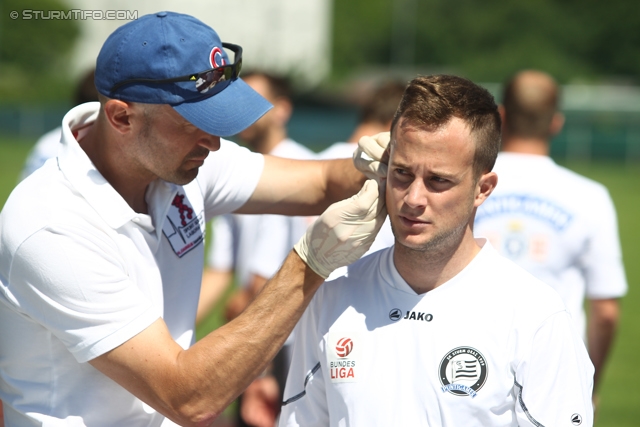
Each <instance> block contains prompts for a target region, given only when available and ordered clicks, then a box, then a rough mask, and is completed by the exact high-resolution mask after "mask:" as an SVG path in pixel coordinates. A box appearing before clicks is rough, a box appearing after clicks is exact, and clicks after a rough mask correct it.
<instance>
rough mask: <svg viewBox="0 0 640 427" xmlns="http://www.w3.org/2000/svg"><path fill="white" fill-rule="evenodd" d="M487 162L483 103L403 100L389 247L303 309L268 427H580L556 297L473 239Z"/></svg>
mask: <svg viewBox="0 0 640 427" xmlns="http://www.w3.org/2000/svg"><path fill="white" fill-rule="evenodd" d="M499 146H500V118H499V115H498V111H497V106H496V105H495V103H494V101H493V97H492V96H491V95H490V94H489V92H487V91H486V90H485V89H483V88H480V87H479V86H477V85H475V84H473V83H472V82H470V81H468V80H466V79H462V78H459V77H455V76H428V77H418V78H416V79H414V80H413V81H412V82H411V83H410V84H409V86H408V87H407V89H406V91H405V95H404V97H403V99H402V101H401V102H400V106H399V108H398V111H397V113H396V116H395V119H394V122H393V125H392V128H391V142H390V148H391V150H390V160H389V168H388V174H387V179H386V203H387V209H388V213H389V217H390V219H391V225H392V228H393V232H394V235H395V238H396V243H395V245H394V246H393V247H391V248H388V249H386V250H382V251H379V252H376V253H375V254H372V255H369V256H367V257H364V258H362V259H361V260H359V261H357V262H356V263H354V264H352V265H351V266H350V267H349V273H348V276H345V277H340V278H338V279H336V280H334V281H329V282H326V283H325V285H324V286H323V287H322V288H321V289H320V290H319V292H318V293H317V294H316V295H315V297H314V299H313V300H312V302H311V304H310V305H309V307H308V308H307V310H306V311H305V314H304V315H303V317H302V319H301V320H300V322H299V323H298V325H297V326H296V332H295V333H296V340H295V343H294V354H293V361H292V365H291V369H290V371H289V377H288V379H287V387H286V390H285V400H284V402H283V408H282V412H281V418H280V425H281V426H341V425H349V426H352V427H357V426H371V425H380V426H382V425H384V426H387V425H402V426H412V427H420V426H429V427H435V426H449V427H454V426H455V427H457V426H466V427H467V426H471V427H473V426H478V427H480V426H482V427H493V426H513V427H515V426H521V427H522V426H554V427H556V426H567V427H569V426H576V425H583V426H591V425H592V422H593V417H592V415H593V414H592V407H591V386H592V375H593V366H592V365H591V362H590V361H589V357H588V355H587V352H586V349H585V348H584V343H583V342H582V340H581V339H580V337H579V335H578V334H577V333H576V332H575V330H574V329H573V324H572V322H571V318H570V316H569V314H568V313H567V312H566V310H565V309H564V305H563V303H562V300H561V299H560V297H559V295H557V293H556V292H555V291H554V290H553V289H551V288H550V287H549V286H547V285H545V284H544V283H542V282H540V281H539V280H537V279H535V278H534V277H533V276H531V275H530V274H529V273H527V272H526V271H524V270H523V269H521V268H520V267H518V266H516V265H515V264H513V263H512V262H511V261H509V260H507V259H506V258H503V257H501V256H500V255H498V253H497V252H496V251H495V249H493V248H492V247H491V244H490V243H489V242H487V241H486V240H484V239H478V240H476V239H474V237H473V233H472V225H473V217H474V214H475V211H476V209H477V208H478V206H480V205H481V204H482V203H483V202H484V201H485V200H486V199H487V197H489V195H490V194H491V192H492V191H493V189H494V187H495V186H496V183H497V176H496V174H495V173H493V172H491V168H492V167H493V163H494V161H495V158H496V155H497V152H498V149H499Z"/></svg>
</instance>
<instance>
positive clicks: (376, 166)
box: [353, 132, 391, 182]
mask: <svg viewBox="0 0 640 427" xmlns="http://www.w3.org/2000/svg"><path fill="white" fill-rule="evenodd" d="M390 138H391V135H390V133H389V132H381V133H378V134H376V135H373V136H363V137H362V138H360V141H358V148H356V150H355V151H354V152H353V164H354V165H355V167H356V169H358V170H359V171H360V172H362V173H363V174H364V175H365V176H366V177H367V178H370V179H375V180H376V181H378V182H381V180H382V179H384V178H386V177H387V164H388V162H389V153H388V151H387V147H388V146H389V140H390Z"/></svg>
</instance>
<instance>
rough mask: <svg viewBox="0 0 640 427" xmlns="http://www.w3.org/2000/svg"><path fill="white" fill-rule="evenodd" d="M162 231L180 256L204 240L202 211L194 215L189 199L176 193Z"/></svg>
mask: <svg viewBox="0 0 640 427" xmlns="http://www.w3.org/2000/svg"><path fill="white" fill-rule="evenodd" d="M162 232H163V233H164V235H165V236H166V237H167V239H168V240H169V243H170V244H171V248H172V249H173V251H174V252H175V253H176V255H178V256H179V257H180V258H182V257H183V256H184V255H186V254H187V253H188V252H189V251H191V250H192V249H194V248H195V247H197V246H198V245H199V244H200V243H202V241H203V240H204V212H200V214H199V215H196V213H195V212H194V210H193V207H192V206H191V203H190V202H189V199H188V198H187V197H186V196H185V195H184V194H180V193H178V194H176V195H175V197H174V198H173V200H172V202H171V206H170V207H169V212H168V213H167V218H166V220H165V221H164V225H163V227H162Z"/></svg>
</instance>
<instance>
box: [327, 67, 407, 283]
mask: <svg viewBox="0 0 640 427" xmlns="http://www.w3.org/2000/svg"><path fill="white" fill-rule="evenodd" d="M405 87H406V83H405V82H400V81H398V80H395V79H392V80H385V81H383V82H381V83H379V84H378V85H377V86H376V87H375V88H374V89H373V90H372V91H371V93H369V95H368V96H367V98H366V100H365V102H364V104H363V106H362V109H361V111H360V114H359V118H358V123H357V125H356V127H355V129H354V130H353V132H352V133H351V136H349V138H347V141H346V142H336V143H334V144H332V145H331V146H329V147H327V148H326V149H324V150H323V151H321V152H320V153H318V158H320V159H340V158H347V157H351V156H353V152H354V151H355V150H356V148H357V147H358V141H359V140H360V139H361V138H363V137H365V138H368V137H371V136H373V135H378V134H380V135H379V137H382V134H383V133H386V134H388V133H389V130H390V129H391V121H392V120H393V116H394V114H395V112H396V110H397V108H398V104H399V103H400V100H401V99H402V94H403V93H404V89H405ZM387 142H388V139H387V140H386V141H385V143H387ZM394 241H395V239H394V237H393V233H392V232H391V224H390V222H389V219H388V218H387V220H386V221H385V224H384V225H383V226H382V228H381V229H380V231H379V232H378V235H377V236H376V240H375V241H374V242H373V244H372V245H371V248H370V249H369V252H368V253H373V252H376V251H378V250H380V249H384V248H387V247H389V246H391V245H393V243H394ZM347 269H348V268H347V267H342V268H339V269H337V270H335V271H334V272H333V273H331V276H329V280H331V279H334V278H336V277H339V276H341V275H343V274H346V273H347Z"/></svg>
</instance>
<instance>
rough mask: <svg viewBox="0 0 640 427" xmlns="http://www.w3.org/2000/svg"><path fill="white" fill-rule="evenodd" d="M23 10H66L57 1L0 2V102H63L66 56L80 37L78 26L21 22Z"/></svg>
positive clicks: (66, 88)
mask: <svg viewBox="0 0 640 427" xmlns="http://www.w3.org/2000/svg"><path fill="white" fill-rule="evenodd" d="M25 9H27V10H34V11H46V12H48V11H66V10H68V9H69V8H68V7H67V6H66V5H65V4H64V3H63V2H61V1H58V0H29V1H21V0H0V100H1V101H2V102H3V103H8V102H12V103H16V102H20V103H29V102H32V101H38V102H42V101H60V100H63V101H66V100H67V98H68V93H69V86H70V84H71V79H70V78H69V77H68V76H67V72H68V71H69V70H68V69H69V67H68V61H69V54H70V51H71V49H72V47H73V44H74V41H75V39H76V37H77V36H78V34H79V26H78V23H77V21H75V20H73V19H67V20H63V19H24V17H25V15H23V10H25ZM27 16H28V15H27ZM31 16H32V17H33V14H31ZM45 16H48V15H45ZM14 18H15V19H14Z"/></svg>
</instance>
